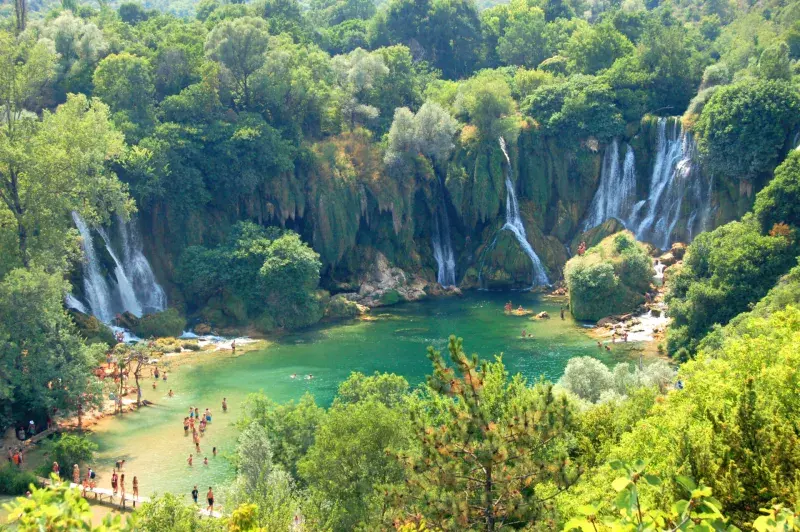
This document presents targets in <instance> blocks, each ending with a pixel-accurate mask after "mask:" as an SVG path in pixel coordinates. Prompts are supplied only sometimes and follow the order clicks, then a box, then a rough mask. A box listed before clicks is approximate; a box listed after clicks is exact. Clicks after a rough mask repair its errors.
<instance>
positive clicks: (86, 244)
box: [72, 212, 114, 323]
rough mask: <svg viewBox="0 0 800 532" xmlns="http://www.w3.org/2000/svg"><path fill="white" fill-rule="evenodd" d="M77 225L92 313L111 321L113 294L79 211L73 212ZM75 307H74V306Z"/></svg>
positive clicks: (107, 321)
mask: <svg viewBox="0 0 800 532" xmlns="http://www.w3.org/2000/svg"><path fill="white" fill-rule="evenodd" d="M72 219H73V220H74V221H75V227H77V228H78V232H79V233H80V234H81V237H82V238H83V254H84V255H85V260H84V262H83V291H84V294H85V295H86V299H87V301H88V303H89V308H90V309H91V310H92V314H93V315H94V316H96V317H97V319H99V320H100V321H102V322H104V323H111V320H112V319H113V318H114V309H113V308H112V296H111V290H110V289H109V286H108V282H107V281H106V278H105V277H104V276H103V274H102V273H101V272H100V263H99V262H98V261H97V254H96V253H95V250H94V242H93V241H92V233H91V232H90V231H89V227H88V226H87V225H86V222H85V221H83V218H81V217H80V215H79V214H78V213H77V212H73V213H72ZM73 308H74V307H73Z"/></svg>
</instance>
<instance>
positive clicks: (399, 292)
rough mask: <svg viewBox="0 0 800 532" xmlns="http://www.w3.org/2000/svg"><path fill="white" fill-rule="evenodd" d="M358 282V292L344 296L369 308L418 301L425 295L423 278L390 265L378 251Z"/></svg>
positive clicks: (425, 283) (425, 284)
mask: <svg viewBox="0 0 800 532" xmlns="http://www.w3.org/2000/svg"><path fill="white" fill-rule="evenodd" d="M359 284H360V287H359V289H358V292H355V293H350V294H345V297H347V299H349V300H351V301H355V302H356V303H359V304H361V305H365V306H367V307H370V308H374V307H381V306H386V305H394V304H395V303H400V302H401V301H418V300H420V299H423V298H425V297H426V296H427V293H426V292H425V288H426V286H427V285H428V282H427V281H426V280H425V279H422V278H421V277H417V276H415V275H411V274H408V273H406V272H405V271H404V270H402V269H400V268H397V267H395V266H392V265H390V264H389V261H388V260H387V259H386V256H384V255H383V254H382V253H380V252H376V253H375V260H374V262H373V264H372V266H371V267H370V268H369V269H368V270H367V271H366V273H364V274H363V275H362V276H361V278H360V279H359Z"/></svg>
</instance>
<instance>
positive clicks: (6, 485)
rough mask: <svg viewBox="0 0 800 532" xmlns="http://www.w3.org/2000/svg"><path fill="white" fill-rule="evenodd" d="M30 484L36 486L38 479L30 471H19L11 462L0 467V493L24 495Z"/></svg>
mask: <svg viewBox="0 0 800 532" xmlns="http://www.w3.org/2000/svg"><path fill="white" fill-rule="evenodd" d="M31 484H33V485H34V486H38V484H39V480H38V479H37V478H36V475H34V474H33V473H31V472H30V471H20V470H19V469H17V468H16V467H14V466H12V465H11V464H8V465H6V466H3V467H0V494H3V495H24V494H25V492H27V491H28V489H30V488H29V486H30V485H31Z"/></svg>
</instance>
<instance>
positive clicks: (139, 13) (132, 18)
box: [117, 2, 147, 26]
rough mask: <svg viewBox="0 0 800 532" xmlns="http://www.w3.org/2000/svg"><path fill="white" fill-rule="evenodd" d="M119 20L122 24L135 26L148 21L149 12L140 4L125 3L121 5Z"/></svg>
mask: <svg viewBox="0 0 800 532" xmlns="http://www.w3.org/2000/svg"><path fill="white" fill-rule="evenodd" d="M117 11H118V12H119V18H120V20H122V22H124V23H126V24H130V25H132V26H135V25H136V24H138V23H139V22H142V21H143V20H147V11H145V10H144V8H143V7H142V5H141V4H139V3H138V2H123V3H121V4H120V5H119V9H118V10H117Z"/></svg>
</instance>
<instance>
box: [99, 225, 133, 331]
mask: <svg viewBox="0 0 800 532" xmlns="http://www.w3.org/2000/svg"><path fill="white" fill-rule="evenodd" d="M97 233H98V234H99V235H100V237H101V238H102V239H103V242H105V244H106V251H108V254H109V255H111V260H113V261H114V277H116V279H117V293H118V295H119V297H120V299H121V300H122V308H123V310H126V311H128V312H130V313H131V314H133V315H134V316H136V317H140V316H141V315H142V306H141V305H140V304H139V300H138V299H137V298H136V292H134V291H133V284H132V283H131V280H130V279H128V274H127V272H126V271H125V268H124V267H123V266H122V262H121V261H120V260H119V258H118V257H117V254H116V253H114V247H113V246H112V245H111V239H110V238H108V233H106V230H105V229H103V228H102V227H98V228H97Z"/></svg>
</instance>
